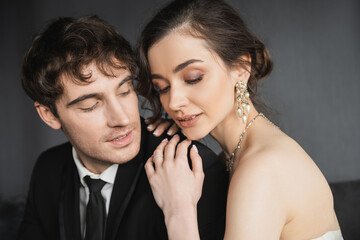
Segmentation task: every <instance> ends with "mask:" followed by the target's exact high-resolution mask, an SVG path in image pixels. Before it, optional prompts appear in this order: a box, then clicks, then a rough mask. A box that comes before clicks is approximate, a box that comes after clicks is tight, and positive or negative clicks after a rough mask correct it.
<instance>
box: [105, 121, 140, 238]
mask: <svg viewBox="0 0 360 240" xmlns="http://www.w3.org/2000/svg"><path fill="white" fill-rule="evenodd" d="M141 121H142V124H141V125H142V128H141V129H142V131H141V144H140V150H139V153H138V154H137V156H136V157H135V158H134V159H132V160H131V161H129V162H127V163H125V164H121V165H119V167H118V171H117V173H116V178H115V182H114V187H113V191H112V194H111V201H110V207H109V213H108V217H107V222H106V234H105V239H106V240H115V239H116V237H118V235H120V234H121V233H120V232H119V229H120V224H121V221H122V219H123V217H124V215H125V214H126V209H127V207H128V206H129V203H130V201H131V197H132V196H133V194H134V191H135V189H136V186H137V184H138V180H139V176H140V174H141V172H142V171H143V169H144V156H145V149H144V143H146V142H147V132H146V130H145V127H144V122H143V120H141Z"/></svg>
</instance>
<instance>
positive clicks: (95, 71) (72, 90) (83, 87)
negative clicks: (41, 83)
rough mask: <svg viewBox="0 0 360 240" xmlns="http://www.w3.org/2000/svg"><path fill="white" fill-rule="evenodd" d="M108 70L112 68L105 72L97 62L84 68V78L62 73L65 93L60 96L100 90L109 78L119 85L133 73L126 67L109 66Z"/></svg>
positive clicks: (71, 95) (74, 95) (65, 96)
mask: <svg viewBox="0 0 360 240" xmlns="http://www.w3.org/2000/svg"><path fill="white" fill-rule="evenodd" d="M104 67H105V66H104ZM106 70H108V71H110V70H111V72H106V73H103V71H102V70H100V69H99V68H98V67H97V66H96V65H95V64H89V65H88V66H86V67H84V68H83V71H82V74H83V76H84V77H86V78H84V79H79V78H76V77H75V76H73V75H70V74H67V73H64V74H62V75H61V76H60V78H59V79H60V81H61V85H62V87H63V94H62V96H61V97H60V98H65V99H70V98H74V97H76V95H81V94H84V93H87V92H94V91H100V89H99V87H100V86H101V85H102V84H103V83H108V82H110V81H108V80H111V84H114V86H117V85H118V84H119V83H120V82H121V81H122V80H123V79H124V78H125V77H127V76H129V75H131V73H130V71H129V69H127V68H126V67H124V68H113V67H110V66H109V68H108V69H106ZM105 74H106V75H105ZM104 79H106V80H104Z"/></svg>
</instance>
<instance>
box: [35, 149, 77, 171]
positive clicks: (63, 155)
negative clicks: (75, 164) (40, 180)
mask: <svg viewBox="0 0 360 240" xmlns="http://www.w3.org/2000/svg"><path fill="white" fill-rule="evenodd" d="M71 159H72V145H71V144H70V143H69V142H65V143H62V144H60V145H57V146H54V147H51V148H49V149H47V150H45V151H43V152H42V153H41V154H40V156H39V157H38V160H37V162H36V165H35V168H37V169H54V170H56V169H59V168H61V167H62V166H63V165H64V164H65V163H67V162H69V160H71Z"/></svg>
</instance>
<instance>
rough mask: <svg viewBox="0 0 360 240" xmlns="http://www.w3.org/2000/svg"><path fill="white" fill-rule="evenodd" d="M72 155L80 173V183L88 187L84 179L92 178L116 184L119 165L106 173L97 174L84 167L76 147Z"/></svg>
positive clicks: (113, 166) (106, 170) (115, 165)
mask: <svg viewBox="0 0 360 240" xmlns="http://www.w3.org/2000/svg"><path fill="white" fill-rule="evenodd" d="M72 155H73V158H74V162H75V165H76V168H77V170H78V172H79V177H80V182H81V184H82V185H83V186H87V185H86V183H85V181H84V177H86V176H90V177H91V178H93V179H101V180H103V181H105V182H107V183H110V184H114V182H115V177H116V173H117V169H118V167H119V164H113V165H111V166H110V167H108V168H107V169H105V171H103V172H102V173H101V174H95V173H93V172H90V171H89V170H88V169H87V168H85V167H84V165H83V164H82V162H81V161H80V158H79V155H78V154H77V152H76V151H75V148H74V147H73V148H72Z"/></svg>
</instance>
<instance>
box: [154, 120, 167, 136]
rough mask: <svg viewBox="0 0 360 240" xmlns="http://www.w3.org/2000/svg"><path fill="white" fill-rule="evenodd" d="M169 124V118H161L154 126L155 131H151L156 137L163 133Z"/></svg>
mask: <svg viewBox="0 0 360 240" xmlns="http://www.w3.org/2000/svg"><path fill="white" fill-rule="evenodd" d="M170 125H171V122H170V121H169V120H165V119H161V121H160V122H159V123H158V125H157V126H156V128H155V131H154V132H153V134H154V136H157V137H158V136H160V135H161V134H163V133H164V132H165V131H166V129H168V128H169V126H170Z"/></svg>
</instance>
